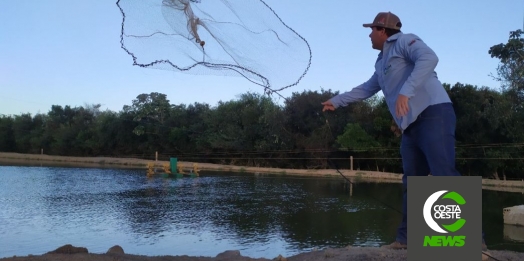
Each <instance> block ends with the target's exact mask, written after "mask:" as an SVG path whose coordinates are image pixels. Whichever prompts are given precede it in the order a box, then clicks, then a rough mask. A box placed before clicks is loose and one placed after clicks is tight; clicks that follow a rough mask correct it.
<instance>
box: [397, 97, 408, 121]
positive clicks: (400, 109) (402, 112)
mask: <svg viewBox="0 0 524 261" xmlns="http://www.w3.org/2000/svg"><path fill="white" fill-rule="evenodd" d="M408 100H409V98H408V97H407V96H404V95H402V94H399V95H398V98H397V103H396V105H395V110H396V114H397V117H398V118H400V117H402V116H406V114H408V111H409V104H408Z"/></svg>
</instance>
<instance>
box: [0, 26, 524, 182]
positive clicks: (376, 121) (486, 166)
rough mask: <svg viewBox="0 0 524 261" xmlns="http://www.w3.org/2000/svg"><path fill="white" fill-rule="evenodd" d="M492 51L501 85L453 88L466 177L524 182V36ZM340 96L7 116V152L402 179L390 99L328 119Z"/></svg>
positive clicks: (162, 100) (153, 99)
mask: <svg viewBox="0 0 524 261" xmlns="http://www.w3.org/2000/svg"><path fill="white" fill-rule="evenodd" d="M522 34H523V32H522V31H521V30H517V31H513V32H510V37H509V40H508V42H507V43H505V44H498V45H494V46H492V47H491V48H490V49H489V52H488V53H489V54H490V55H491V57H493V58H497V59H499V60H500V63H499V66H498V68H497V75H496V76H493V77H495V78H497V80H499V81H500V82H501V88H499V89H492V88H488V87H477V86H473V85H469V84H463V83H456V84H454V85H453V86H452V85H450V84H444V85H445V88H446V90H447V92H448V94H449V96H450V98H451V100H452V102H453V106H454V108H455V112H456V114H457V129H456V140H457V147H456V152H457V168H458V169H459V171H460V172H461V173H462V174H463V175H471V176H478V175H480V176H484V177H491V178H497V179H498V178H500V179H502V178H505V179H521V178H522V176H523V175H522V174H521V170H522V169H523V168H524V163H523V159H524V154H523V152H524V149H523V145H524V131H522V130H524V107H523V105H522V104H523V103H522V101H523V98H524V95H523V94H524V92H523V90H524V80H523V79H524V78H523V76H524V39H523V38H522ZM338 93H339V92H338V91H336V92H335V91H332V90H324V89H321V90H320V91H310V90H306V91H302V92H295V93H293V94H292V95H291V97H288V98H286V99H285V100H284V101H283V103H279V99H278V98H274V97H271V96H268V95H260V94H256V93H250V92H248V93H244V94H242V95H240V97H239V98H237V99H235V100H230V101H221V102H219V103H218V104H217V105H216V106H211V105H209V104H206V103H198V102H195V103H193V104H171V103H170V101H169V100H168V97H167V96H166V95H165V94H162V93H157V92H152V93H143V94H139V95H138V96H137V97H136V99H134V100H132V101H131V104H130V105H125V106H124V107H123V108H122V110H121V111H118V112H115V111H110V110H105V111H102V110H101V109H100V107H101V106H100V105H99V104H95V105H85V106H77V107H71V106H69V105H66V106H64V107H62V106H60V105H53V106H52V107H51V109H50V111H49V112H47V113H38V114H35V115H31V114H29V113H25V114H20V115H1V116H0V151H3V152H18V153H40V150H41V149H43V151H44V152H45V154H48V155H67V156H113V157H131V156H132V157H140V158H152V157H154V155H155V152H158V153H159V154H160V157H161V158H162V157H163V158H165V159H167V158H169V157H177V158H178V159H179V160H185V161H194V162H210V163H220V164H235V165H245V166H260V167H279V168H311V169H318V168H334V167H338V168H349V164H350V161H349V158H350V157H353V159H354V166H353V167H354V168H355V169H361V170H378V171H385V172H394V173H401V172H402V165H401V159H400V148H399V147H400V139H401V137H399V133H398V129H397V127H396V125H395V124H394V122H393V119H392V116H391V114H390V113H389V111H388V108H387V105H386V102H385V100H384V99H383V97H381V96H379V95H376V96H374V97H372V98H370V99H368V100H366V101H363V102H358V103H354V104H351V105H349V106H347V107H344V108H339V109H337V110H336V111H334V112H322V111H321V109H322V106H321V104H320V103H321V102H323V101H325V100H327V99H329V98H331V97H333V96H334V95H337V94H338Z"/></svg>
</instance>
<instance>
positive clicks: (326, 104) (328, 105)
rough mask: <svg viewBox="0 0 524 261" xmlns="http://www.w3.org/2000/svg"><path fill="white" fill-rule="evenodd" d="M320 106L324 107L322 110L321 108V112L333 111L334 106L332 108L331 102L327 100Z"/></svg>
mask: <svg viewBox="0 0 524 261" xmlns="http://www.w3.org/2000/svg"><path fill="white" fill-rule="evenodd" d="M322 105H324V108H322V112H325V111H334V110H335V106H333V103H331V101H329V100H327V101H325V102H323V103H322Z"/></svg>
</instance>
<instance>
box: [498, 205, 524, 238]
mask: <svg viewBox="0 0 524 261" xmlns="http://www.w3.org/2000/svg"><path fill="white" fill-rule="evenodd" d="M502 213H503V215H504V237H505V238H507V239H510V240H512V241H517V242H524V205H519V206H513V207H507V208H504V209H503V212H502Z"/></svg>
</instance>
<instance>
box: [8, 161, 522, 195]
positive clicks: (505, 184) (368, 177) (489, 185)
mask: <svg viewBox="0 0 524 261" xmlns="http://www.w3.org/2000/svg"><path fill="white" fill-rule="evenodd" d="M149 163H154V164H155V165H156V166H157V167H158V168H161V167H162V166H163V165H164V164H169V161H154V160H146V159H137V158H111V157H68V156H51V155H45V154H44V155H41V154H20V153H7V152H0V164H4V165H11V164H12V165H17V164H20V165H39V166H72V167H97V168H143V169H144V173H145V172H146V169H147V165H148V164H149ZM178 164H179V166H181V167H182V168H183V169H185V170H191V169H193V164H194V162H183V161H181V162H178ZM196 164H197V167H198V169H199V170H203V171H226V172H240V173H263V174H277V175H298V176H316V177H339V176H340V174H339V173H338V172H336V171H334V170H333V169H280V168H260V167H245V166H233V165H220V164H210V163H196ZM340 172H341V173H342V174H343V175H344V176H346V177H347V178H349V179H351V180H352V181H359V180H362V181H366V182H389V183H400V182H401V178H402V175H401V174H398V173H387V172H379V171H362V170H348V169H341V170H340ZM482 184H483V188H484V189H488V190H497V191H507V192H519V193H524V181H509V180H493V179H483V180H482Z"/></svg>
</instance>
